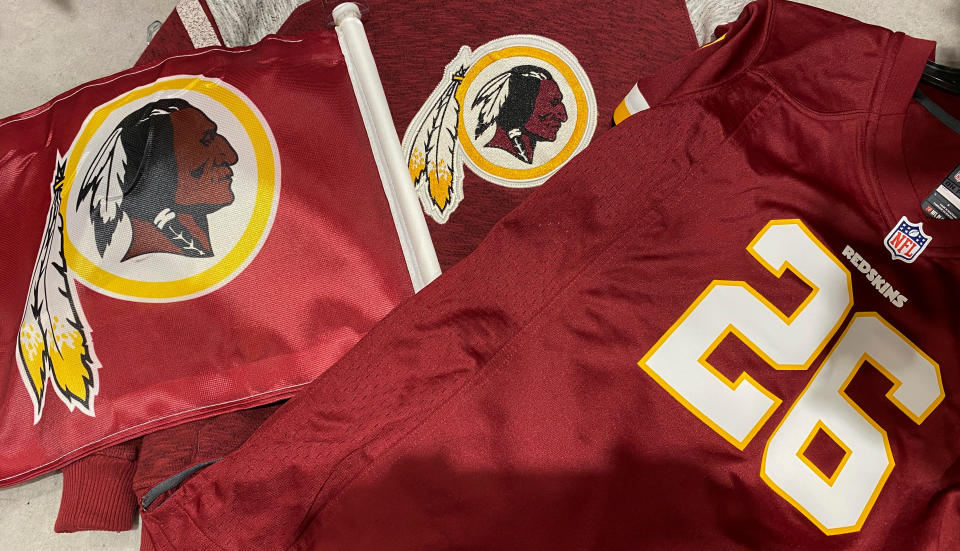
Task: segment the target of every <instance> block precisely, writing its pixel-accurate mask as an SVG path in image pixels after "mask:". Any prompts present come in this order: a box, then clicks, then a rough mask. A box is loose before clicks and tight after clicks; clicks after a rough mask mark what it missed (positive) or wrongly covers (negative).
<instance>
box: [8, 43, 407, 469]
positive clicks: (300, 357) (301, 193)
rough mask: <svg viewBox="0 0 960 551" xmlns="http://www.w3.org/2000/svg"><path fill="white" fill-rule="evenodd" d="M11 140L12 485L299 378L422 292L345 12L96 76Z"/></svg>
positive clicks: (285, 391) (252, 399)
mask: <svg viewBox="0 0 960 551" xmlns="http://www.w3.org/2000/svg"><path fill="white" fill-rule="evenodd" d="M0 151H3V154H2V155H0V204H2V205H3V207H2V209H3V210H2V212H3V216H2V217H0V236H2V238H0V259H2V264H0V281H2V282H3V284H2V286H0V336H2V339H0V486H3V485H10V484H15V483H18V482H22V481H24V480H27V479H29V478H32V477H35V476H37V475H40V474H43V473H45V472H48V471H51V470H54V469H56V468H58V467H60V466H62V465H64V464H67V463H69V462H70V461H72V460H75V459H77V458H79V457H82V456H83V455H84V454H86V453H89V452H91V451H93V450H96V449H100V448H103V447H106V446H109V445H110V444H113V443H116V442H119V441H123V440H128V439H130V438H134V437H136V436H139V435H142V434H145V433H149V432H151V431H155V430H158V429H160V428H163V427H167V426H172V425H176V424H179V423H183V422H186V421H190V420H194V419H199V418H204V417H208V416H211V415H216V414H219V413H224V412H228V411H234V410H237V409H242V408H247V407H253V406H256V405H260V404H265V403H269V402H273V401H276V400H279V399H283V398H286V397H289V396H291V395H292V394H293V393H295V392H296V390H297V389H298V388H299V387H300V386H302V385H304V384H305V383H307V382H308V381H310V380H312V379H314V378H315V377H316V376H317V375H319V374H320V373H322V372H323V371H324V370H325V369H327V368H328V367H329V366H330V365H332V364H333V363H334V362H335V361H336V360H337V359H338V358H339V357H340V356H341V355H342V354H343V353H344V352H345V351H347V350H349V349H350V348H351V347H352V346H353V345H354V344H355V343H356V342H357V341H358V340H359V339H360V337H362V336H363V335H364V334H365V333H366V332H367V330H368V329H369V328H370V327H372V326H373V325H374V323H376V322H377V321H378V320H379V319H381V318H382V317H383V316H384V315H386V314H387V313H388V312H389V311H390V310H391V309H393V307H394V306H396V305H397V304H398V303H399V302H400V301H402V300H403V299H404V298H406V297H408V296H410V295H412V293H413V290H412V286H411V283H410V279H409V275H408V272H407V268H406V264H405V262H404V258H403V255H402V252H401V249H400V243H399V240H398V237H397V232H396V230H395V228H394V225H393V219H392V216H391V213H390V208H389V205H388V203H387V200H386V197H385V195H384V192H383V187H382V184H381V182H380V179H379V176H378V172H377V167H376V164H375V162H374V159H373V155H372V152H371V150H370V146H369V141H368V138H367V135H366V132H365V131H364V126H363V122H362V120H361V116H360V111H359V108H358V106H357V101H356V99H355V96H354V93H353V89H352V87H351V83H350V79H349V76H348V73H347V69H346V66H345V64H344V60H343V57H342V55H341V53H340V49H339V46H338V44H337V39H336V36H335V34H334V32H333V31H332V30H329V31H322V32H319V33H315V34H310V35H304V36H301V37H298V38H293V39H291V38H280V37H271V38H268V39H266V40H265V41H263V42H262V43H260V44H258V45H256V46H253V47H247V48H238V49H223V48H211V49H206V50H202V51H199V52H192V53H187V54H182V55H177V56H173V57H170V58H168V59H166V60H163V61H161V62H158V63H155V64H153V65H149V66H144V67H138V68H136V69H132V70H130V71H127V72H124V73H120V74H118V75H114V76H112V77H107V78H104V79H101V80H98V81H95V82H93V83H90V84H87V85H84V86H81V87H79V88H77V89H75V90H72V91H70V92H67V93H65V94H63V95H61V96H59V97H58V98H56V99H55V100H53V101H51V102H50V103H48V104H46V105H44V106H41V107H39V108H37V109H34V110H32V111H29V112H27V113H24V114H21V115H16V116H13V117H9V118H7V119H4V120H2V121H0ZM135 171H137V172H135ZM52 189H53V190H58V191H56V192H55V193H56V197H54V199H56V200H57V201H59V202H60V203H59V208H55V207H56V206H57V204H56V201H52V192H51V190H52ZM151 209H152V210H151ZM145 213H146V214H145ZM64 265H65V266H66V268H65V269H62V268H63V266H64ZM35 267H36V269H35ZM58 312H59V313H58ZM54 318H55V319H56V321H52V320H54ZM71 347H72V348H71ZM71 351H73V355H72V356H71Z"/></svg>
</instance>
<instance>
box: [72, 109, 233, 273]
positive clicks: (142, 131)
mask: <svg viewBox="0 0 960 551" xmlns="http://www.w3.org/2000/svg"><path fill="white" fill-rule="evenodd" d="M237 160H238V158H237V152H236V151H235V150H234V149H233V147H231V145H230V142H229V141H228V140H227V139H226V138H225V137H223V136H222V135H220V134H218V133H217V125H216V123H214V122H213V121H212V120H210V118H209V117H208V116H207V115H206V114H205V113H204V112H203V111H201V110H200V109H197V108H196V107H194V106H193V105H190V103H189V102H187V101H185V100H182V99H163V100H158V101H154V102H150V103H148V104H146V105H145V106H143V107H141V108H140V109H137V110H136V111H134V112H133V113H130V114H129V115H127V116H126V117H125V118H124V119H123V120H122V121H121V122H120V124H118V125H117V127H116V128H115V129H114V130H113V132H112V133H111V134H110V136H109V137H108V138H107V140H106V141H105V142H104V143H103V145H102V146H101V147H100V150H99V151H98V153H97V154H96V157H95V158H94V161H93V163H92V164H91V165H90V167H89V169H88V170H87V173H86V175H85V176H84V178H83V181H82V184H81V187H80V195H79V199H78V204H77V209H80V208H81V207H82V206H84V203H85V202H86V200H87V198H88V196H89V209H88V210H89V214H90V222H91V223H92V225H93V234H94V238H95V240H96V243H97V250H98V251H99V253H100V256H103V254H104V252H105V251H106V248H107V247H108V246H109V245H110V244H111V242H112V240H113V235H114V233H115V232H116V230H117V225H118V224H119V223H120V222H121V221H123V220H124V219H126V220H128V221H129V224H130V225H131V230H132V240H131V242H130V244H129V246H128V247H127V250H126V252H125V253H124V255H123V257H122V260H128V259H130V258H134V257H137V256H140V255H143V254H149V253H171V254H178V255H183V256H193V257H201V256H209V255H213V254H214V251H213V250H212V247H211V244H210V230H209V224H208V220H207V216H208V215H210V214H211V213H213V212H215V211H217V210H219V209H221V208H223V207H225V206H228V205H230V204H231V203H233V200H234V195H233V191H232V190H231V189H230V186H231V184H232V183H233V170H232V169H231V168H230V167H231V166H233V165H235V164H236V163H237Z"/></svg>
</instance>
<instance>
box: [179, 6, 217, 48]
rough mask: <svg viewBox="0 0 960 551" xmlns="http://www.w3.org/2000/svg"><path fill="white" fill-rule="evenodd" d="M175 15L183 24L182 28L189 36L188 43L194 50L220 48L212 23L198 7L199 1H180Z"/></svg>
mask: <svg viewBox="0 0 960 551" xmlns="http://www.w3.org/2000/svg"><path fill="white" fill-rule="evenodd" d="M177 15H179V16H180V21H181V22H183V28H185V29H186V30H187V34H188V35H190V42H192V43H193V47H194V48H206V47H207V46H222V44H220V39H219V38H217V31H215V30H214V29H213V23H211V22H210V19H209V18H208V17H207V14H206V12H204V11H203V6H201V5H200V0H182V1H181V2H180V3H179V4H177Z"/></svg>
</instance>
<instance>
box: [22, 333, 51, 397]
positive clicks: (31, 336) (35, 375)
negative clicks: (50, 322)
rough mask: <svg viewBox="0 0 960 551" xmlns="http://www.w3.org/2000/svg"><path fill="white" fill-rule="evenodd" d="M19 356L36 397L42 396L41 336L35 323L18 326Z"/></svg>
mask: <svg viewBox="0 0 960 551" xmlns="http://www.w3.org/2000/svg"><path fill="white" fill-rule="evenodd" d="M18 340H19V344H20V354H21V357H22V359H23V363H24V364H25V367H26V370H27V375H28V376H29V377H30V382H31V383H32V384H33V388H34V389H35V390H36V396H43V383H44V380H45V379H46V373H45V372H44V368H43V336H42V335H41V333H40V328H39V327H37V324H36V323H24V324H23V325H21V326H20V336H19V339H18Z"/></svg>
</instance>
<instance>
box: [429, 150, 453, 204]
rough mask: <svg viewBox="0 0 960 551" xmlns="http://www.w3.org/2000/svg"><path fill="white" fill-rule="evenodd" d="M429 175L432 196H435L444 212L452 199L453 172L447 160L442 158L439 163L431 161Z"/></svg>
mask: <svg viewBox="0 0 960 551" xmlns="http://www.w3.org/2000/svg"><path fill="white" fill-rule="evenodd" d="M427 177H428V178H429V179H430V197H432V198H433V201H434V202H435V203H436V204H437V206H438V207H440V211H441V212H442V211H443V209H445V208H447V203H448V202H449V201H450V189H451V188H452V185H451V184H452V182H453V172H452V171H451V170H450V168H449V167H448V166H447V163H446V161H444V160H442V159H441V161H440V164H439V165H435V164H434V163H430V168H429V170H428V171H427Z"/></svg>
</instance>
